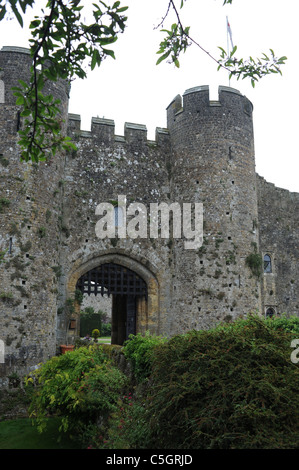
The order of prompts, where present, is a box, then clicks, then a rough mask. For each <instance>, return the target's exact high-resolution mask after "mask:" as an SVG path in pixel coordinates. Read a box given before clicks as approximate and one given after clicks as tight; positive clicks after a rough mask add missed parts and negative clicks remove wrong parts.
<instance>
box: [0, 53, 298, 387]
mask: <svg viewBox="0 0 299 470" xmlns="http://www.w3.org/2000/svg"><path fill="white" fill-rule="evenodd" d="M30 64H31V59H30V55H29V53H28V51H27V50H26V49H23V48H15V47H5V48H3V49H2V50H1V51H0V281H1V285H0V340H2V341H3V344H4V347H5V363H4V364H0V381H1V383H5V380H6V378H7V377H8V376H9V375H10V374H12V373H13V372H17V373H22V374H23V373H27V372H28V371H30V370H32V368H34V367H36V366H37V365H38V364H39V363H40V362H43V361H45V360H47V359H48V358H50V357H52V356H53V355H55V354H57V353H59V346H60V345H61V344H64V343H66V342H69V343H73V342H74V341H75V339H76V337H77V336H78V334H79V325H80V308H79V306H78V304H77V303H76V301H75V298H76V291H78V287H77V283H78V281H79V280H80V279H81V278H82V276H87V277H88V273H93V272H94V271H95V270H97V269H98V268H99V267H101V266H104V265H105V266H106V265H107V266H110V268H109V269H110V271H111V272H112V271H113V269H114V267H116V266H118V267H119V266H120V267H122V271H121V272H122V273H124V276H128V273H130V272H133V273H135V275H136V276H137V279H142V281H143V282H145V285H146V291H147V295H146V296H143V297H142V296H138V295H135V294H134V296H131V299H132V298H133V300H134V307H133V310H134V312H133V317H132V318H133V322H134V325H133V328H134V332H135V333H139V332H140V333H145V331H147V330H148V331H150V332H151V333H153V334H159V335H160V334H161V335H166V336H171V335H175V334H178V333H183V332H186V331H188V330H190V329H201V328H204V329H206V328H210V327H212V326H213V325H215V324H217V323H219V322H221V321H230V320H233V319H235V318H237V317H240V316H242V315H246V314H247V313H249V312H259V313H260V314H261V315H266V314H267V315H268V314H271V315H272V314H282V313H284V312H285V313H287V314H288V315H298V314H299V297H298V291H299V194H297V193H290V192H288V191H286V190H283V189H279V188H276V187H275V186H274V185H273V184H271V183H268V182H266V181H265V180H264V179H263V178H261V177H260V176H258V175H257V174H256V171H255V157H254V136H253V121H252V119H253V117H252V113H253V106H252V104H251V102H250V101H249V100H248V99H247V98H246V97H245V96H243V95H242V94H241V93H240V92H239V91H237V90H235V89H232V88H228V87H219V100H218V101H210V99H209V88H208V87H207V86H200V87H196V88H192V89H189V90H187V91H186V92H185V93H184V95H183V97H181V96H177V97H175V98H174V100H173V101H172V102H171V103H170V104H169V106H168V107H167V129H161V128H157V130H156V139H155V141H149V140H147V130H146V127H145V126H144V125H140V124H133V123H126V124H125V129H124V135H123V136H118V135H115V132H114V121H112V120H108V119H99V118H93V119H92V124H91V131H89V132H87V131H82V130H81V126H80V116H79V115H74V114H68V111H67V109H68V92H69V87H68V85H67V84H66V83H64V82H57V83H54V84H52V85H51V87H52V89H51V93H53V94H55V96H56V97H58V98H59V99H60V100H61V110H62V115H63V117H64V119H65V124H66V127H67V133H68V135H69V136H70V137H71V138H72V140H73V142H74V143H75V144H76V146H77V150H76V151H73V152H72V153H67V154H62V153H61V154H60V155H57V156H56V157H55V158H52V159H51V160H49V161H48V162H40V163H39V164H38V165H37V164H33V163H25V162H21V161H20V150H19V147H18V144H17V142H18V135H17V131H18V129H19V128H20V126H21V125H22V122H21V119H20V108H19V107H18V106H16V105H15V98H14V97H13V94H12V92H11V86H15V85H17V83H18V79H20V78H22V79H23V80H26V79H28V73H29V67H30ZM162 105H163V103H162ZM119 195H125V196H126V200H127V205H128V206H129V205H130V204H131V203H142V204H144V206H145V207H146V208H149V207H150V206H149V205H150V204H151V203H159V204H160V203H162V202H163V203H167V204H169V205H170V204H172V203H174V202H178V203H179V204H180V205H181V207H182V205H183V204H184V203H192V204H194V203H202V204H203V244H202V246H201V247H199V248H196V249H186V248H185V245H184V242H185V239H184V237H181V238H177V237H174V236H172V233H171V231H170V236H169V237H168V238H162V237H158V238H152V237H150V236H147V237H146V238H140V237H138V238H135V239H133V238H130V237H128V236H127V237H126V238H117V237H114V238H104V239H100V238H98V237H97V236H96V232H95V227H96V224H97V222H98V221H99V219H100V217H99V215H96V208H97V206H98V204H100V203H102V202H107V203H110V204H112V205H113V206H116V204H117V201H118V196H119ZM148 214H149V212H148ZM149 219H150V215H148V223H149V224H150V220H149ZM170 219H171V218H170ZM170 225H171V224H170ZM265 256H266V258H265ZM264 259H265V260H266V261H267V260H268V261H269V259H270V262H268V263H267V265H266V264H265V269H264V268H263V262H264ZM249 260H251V264H250V262H249ZM261 262H262V264H260V263H261ZM110 271H109V273H110ZM122 275H123V274H122ZM87 277H86V278H87ZM89 279H91V277H89ZM92 282H93V281H89V285H94V284H92ZM134 282H135V281H134ZM111 297H112V312H111V315H112V325H113V336H112V337H113V338H114V339H115V341H116V342H118V343H122V342H123V340H124V339H126V335H125V333H124V331H125V330H124V328H125V325H126V323H127V322H129V317H128V312H129V307H128V305H129V304H128V303H126V302H127V300H128V298H129V295H121V296H119V295H116V294H113V292H112V295H111ZM130 308H131V307H130ZM121 330H122V331H123V332H122V333H121V334H120V331H121ZM127 331H128V330H127ZM120 338H122V339H120ZM1 377H2V379H1Z"/></svg>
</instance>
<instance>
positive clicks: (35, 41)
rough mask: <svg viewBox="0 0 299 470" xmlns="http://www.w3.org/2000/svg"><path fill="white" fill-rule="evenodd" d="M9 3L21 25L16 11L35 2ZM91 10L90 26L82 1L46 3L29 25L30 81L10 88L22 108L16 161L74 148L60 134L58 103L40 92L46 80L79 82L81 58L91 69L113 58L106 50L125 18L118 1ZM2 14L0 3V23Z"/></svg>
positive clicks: (82, 68) (16, 0) (82, 69)
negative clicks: (38, 15)
mask: <svg viewBox="0 0 299 470" xmlns="http://www.w3.org/2000/svg"><path fill="white" fill-rule="evenodd" d="M9 4H10V7H11V9H12V11H13V13H14V14H15V16H16V18H17V20H18V21H19V24H20V25H21V26H23V20H22V13H23V14H24V13H25V12H26V8H27V6H33V5H34V4H36V2H35V1H33V0H27V1H26V0H25V1H23V0H9ZM18 6H19V7H21V12H20V10H19V9H18ZM85 6H86V5H85ZM92 6H93V12H92V14H93V22H92V23H91V24H85V22H83V21H82V19H83V18H84V15H85V13H84V10H83V9H84V2H83V1H82V0H68V1H67V0H48V1H46V2H45V9H43V10H42V17H41V18H39V17H35V18H34V20H33V21H32V22H31V24H30V30H31V39H30V53H31V56H32V60H33V66H32V68H31V79H30V82H29V83H25V82H24V81H22V80H20V81H19V83H20V85H19V86H18V87H14V92H15V96H16V98H17V101H16V104H17V105H20V106H22V108H23V109H22V112H21V116H22V117H23V118H24V122H23V126H22V129H21V130H19V135H20V137H21V139H20V141H19V145H20V146H21V148H22V154H21V158H22V159H23V160H25V161H28V160H32V161H34V162H38V161H39V160H45V159H46V158H49V157H50V156H51V155H55V154H56V152H57V150H58V149H64V150H75V149H76V147H75V145H74V144H73V143H72V142H71V141H70V139H69V137H66V136H64V135H63V132H62V121H61V118H60V117H59V115H60V112H61V110H60V104H61V103H60V101H59V100H58V99H55V98H54V97H53V95H52V94H45V92H44V90H45V86H46V83H47V81H49V80H50V81H58V80H60V79H62V80H67V81H71V80H72V79H73V78H74V77H79V78H85V77H86V70H85V62H86V60H87V59H90V68H91V70H93V69H94V68H95V66H99V65H101V63H102V61H103V60H104V59H105V58H106V57H112V58H114V52H113V50H111V49H110V46H111V45H112V44H113V43H114V42H115V41H116V40H117V37H118V35H119V34H120V33H122V32H123V31H124V29H125V23H126V20H127V18H126V16H124V15H123V13H124V12H125V11H126V10H127V7H121V6H120V2H119V1H115V2H114V3H113V5H112V6H109V5H107V4H105V3H104V2H103V1H99V2H98V3H93V4H92ZM82 10H83V12H82ZM6 13H7V2H5V4H4V5H3V2H1V3H0V20H1V19H3V18H4V16H5V15H6ZM82 13H83V14H82Z"/></svg>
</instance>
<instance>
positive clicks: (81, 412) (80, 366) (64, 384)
mask: <svg viewBox="0 0 299 470" xmlns="http://www.w3.org/2000/svg"><path fill="white" fill-rule="evenodd" d="M126 381H127V379H126V377H125V376H124V374H122V373H121V372H120V371H119V370H118V369H117V368H116V367H114V366H113V365H112V362H111V361H110V360H108V356H107V355H106V354H105V353H104V352H103V350H102V348H101V346H97V345H92V346H89V347H83V348H79V349H75V350H74V351H71V352H68V353H66V354H62V355H61V356H58V357H53V358H52V359H50V360H49V361H47V362H46V363H45V364H43V365H42V366H41V367H40V368H39V369H38V370H37V371H35V372H33V373H32V374H30V375H29V376H28V377H27V386H29V384H30V383H36V384H37V385H36V390H35V391H34V393H33V398H32V402H31V406H30V408H29V412H30V416H31V417H32V418H35V423H36V424H37V425H38V428H39V430H40V431H42V430H44V429H45V427H46V425H47V416H48V414H49V413H50V414H58V415H61V416H62V426H61V428H60V430H64V431H68V430H73V429H75V430H76V431H78V430H80V432H82V430H83V429H84V428H85V426H86V425H87V424H90V423H97V422H99V421H101V422H102V424H103V425H104V424H105V422H106V420H107V418H108V416H109V414H110V413H112V412H113V411H115V409H116V407H117V401H118V397H119V394H120V393H121V391H122V389H123V387H124V386H125V384H126Z"/></svg>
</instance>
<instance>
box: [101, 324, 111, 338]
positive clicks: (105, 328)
mask: <svg viewBox="0 0 299 470" xmlns="http://www.w3.org/2000/svg"><path fill="white" fill-rule="evenodd" d="M101 336H111V323H102V329H101Z"/></svg>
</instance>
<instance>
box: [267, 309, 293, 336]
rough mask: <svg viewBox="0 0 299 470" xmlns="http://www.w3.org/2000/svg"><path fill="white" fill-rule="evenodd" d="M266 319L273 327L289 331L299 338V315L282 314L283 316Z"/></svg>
mask: <svg viewBox="0 0 299 470" xmlns="http://www.w3.org/2000/svg"><path fill="white" fill-rule="evenodd" d="M266 321H267V322H268V323H269V324H270V325H271V326H272V328H275V329H282V330H285V331H288V332H290V333H293V334H294V336H296V337H297V338H299V317H295V316H290V317H287V316H286V315H282V316H281V317H273V318H267V320H266Z"/></svg>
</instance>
